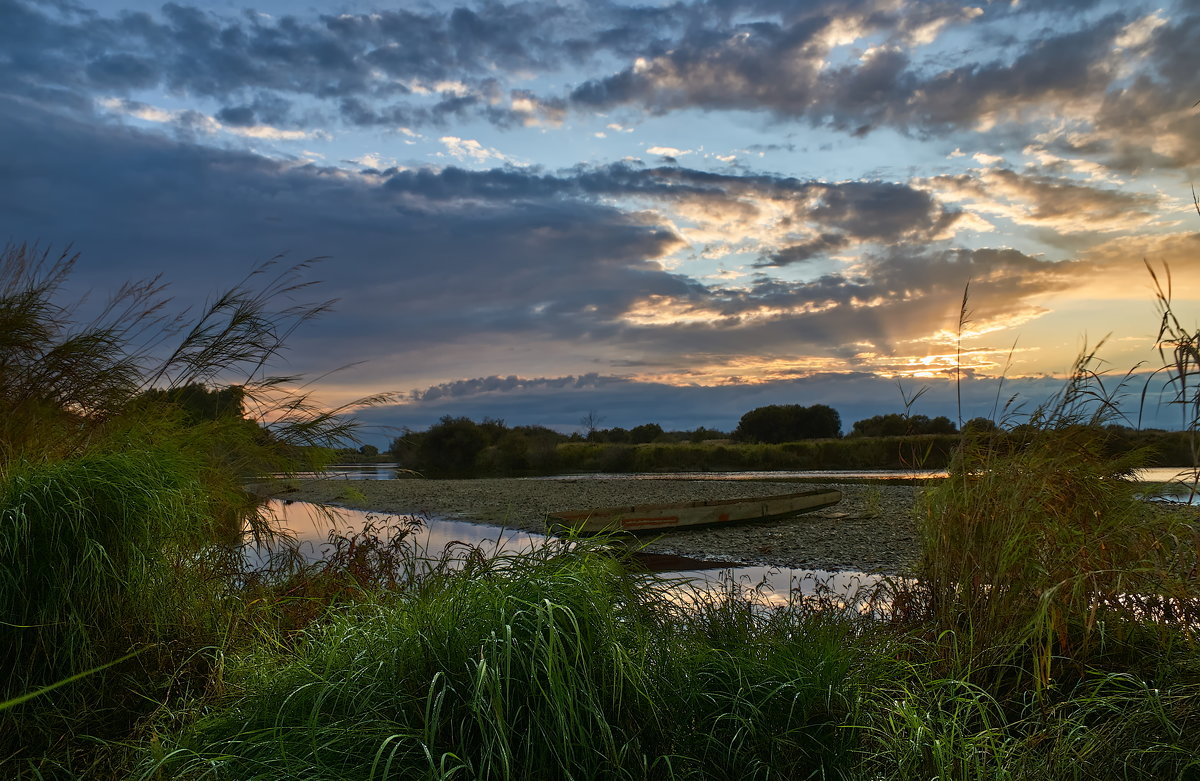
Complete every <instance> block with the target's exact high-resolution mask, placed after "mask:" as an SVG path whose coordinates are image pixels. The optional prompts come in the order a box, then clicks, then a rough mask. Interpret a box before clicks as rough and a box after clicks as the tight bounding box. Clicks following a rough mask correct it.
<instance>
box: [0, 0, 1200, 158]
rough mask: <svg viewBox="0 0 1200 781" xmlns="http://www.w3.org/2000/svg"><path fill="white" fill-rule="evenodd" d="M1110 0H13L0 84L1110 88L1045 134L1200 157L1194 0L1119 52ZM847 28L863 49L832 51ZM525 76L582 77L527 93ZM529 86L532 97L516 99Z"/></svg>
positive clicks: (397, 115)
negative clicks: (199, 2) (326, 6)
mask: <svg viewBox="0 0 1200 781" xmlns="http://www.w3.org/2000/svg"><path fill="white" fill-rule="evenodd" d="M1096 5H1097V4H1095V3H1088V2H1074V3H1048V2H1046V3H1021V4H1019V5H1016V6H1013V5H1010V4H1003V5H1001V4H988V5H986V6H985V7H984V9H983V11H982V15H979V14H978V13H977V11H976V10H975V9H973V7H972V6H971V5H969V4H964V3H954V2H928V3H926V2H922V3H907V4H903V5H897V4H893V3H884V2H854V3H846V2H834V1H833V0H828V2H811V3H794V2H765V1H759V2H755V1H753V0H745V1H743V2H710V3H698V2H697V3H676V4H673V5H669V6H664V7H650V6H646V7H640V6H632V7H631V6H623V5H618V4H613V3H606V2H594V3H586V4H579V5H575V6H569V7H564V6H562V5H559V4H556V3H549V2H528V3H510V4H504V3H487V4H484V5H480V6H478V7H475V8H468V7H458V8H454V9H451V10H446V11H441V10H424V11H409V10H390V9H384V10H380V11H377V12H373V13H364V14H342V15H321V16H316V17H300V16H283V17H280V18H268V17H266V16H265V15H260V14H254V13H250V12H247V13H246V14H244V15H241V16H222V15H217V14H214V13H211V12H209V11H207V10H203V9H202V7H200V6H191V5H185V4H177V3H168V4H166V5H164V6H163V8H162V11H161V12H160V13H158V14H146V13H135V12H123V13H119V14H116V15H102V14H99V13H97V12H93V11H87V10H81V9H78V8H77V7H75V6H69V5H67V4H61V5H58V6H55V5H37V4H33V3H30V2H22V0H0V19H3V21H4V23H3V24H0V85H3V86H0V90H7V91H8V92H10V93H12V94H22V95H26V96H36V97H37V98H38V99H39V100H43V101H54V102H56V103H60V104H68V105H74V106H84V105H87V103H88V100H89V98H90V97H91V96H92V95H94V94H96V93H97V92H99V93H105V94H113V93H116V94H118V95H127V94H129V93H130V92H132V91H136V90H141V89H147V88H151V87H159V88H165V89H167V90H170V91H172V92H173V93H176V94H180V95H188V96H196V97H204V98H208V99H211V100H213V101H216V102H217V103H218V104H220V108H219V109H217V111H218V112H219V116H220V117H221V118H222V121H225V122H227V123H228V124H231V125H242V126H245V125H248V124H253V123H263V124H272V125H278V126H287V127H297V126H303V125H308V126H311V125H312V124H313V123H319V122H322V121H326V120H322V119H321V115H328V114H333V115H336V116H337V117H338V118H340V119H341V120H342V121H344V122H346V123H349V124H352V125H360V126H396V125H404V126H416V125H422V124H434V125H437V124H446V123H448V122H452V121H454V120H457V119H467V118H482V119H484V120H486V121H489V122H492V123H494V124H496V125H498V126H501V127H512V126H517V125H520V124H522V123H524V122H525V121H527V120H528V119H530V118H531V117H533V118H536V119H539V120H549V121H557V120H559V119H561V118H562V117H563V115H564V112H566V111H567V110H568V109H574V110H577V111H588V112H591V111H597V110H599V111H604V110H607V109H610V108H613V107H617V106H629V107H631V108H633V109H635V110H641V111H647V112H650V113H659V114H661V113H666V112H671V111H676V110H683V109H702V110H748V111H758V112H765V113H767V114H770V115H773V116H775V117H778V118H783V119H797V118H799V119H803V120H805V121H806V122H808V123H811V124H814V125H824V126H829V127H832V128H835V129H837V130H840V131H842V132H846V133H850V134H855V135H863V134H866V133H869V132H871V131H872V130H874V129H877V128H881V127H891V128H896V129H900V130H902V131H906V132H910V133H913V134H916V135H930V134H940V133H946V132H957V131H972V130H975V129H977V128H979V127H981V126H984V127H986V126H989V125H990V124H991V123H994V122H997V121H998V122H1000V123H1001V124H1003V122H1004V120H1005V119H1006V118H1009V117H1014V116H1018V115H1020V114H1021V112H1022V111H1024V110H1033V111H1041V112H1043V113H1044V112H1045V111H1046V110H1047V109H1051V110H1058V109H1059V108H1061V107H1063V106H1064V105H1070V104H1071V103H1072V102H1074V101H1081V100H1090V101H1097V100H1103V106H1102V108H1101V110H1100V111H1099V112H1088V114H1087V115H1086V116H1082V117H1080V118H1081V119H1083V120H1086V121H1087V122H1088V123H1090V124H1091V125H1092V127H1091V132H1090V133H1089V132H1085V133H1071V134H1069V135H1068V134H1065V133H1064V134H1061V136H1060V137H1058V138H1055V139H1051V140H1050V141H1048V142H1047V143H1048V144H1050V145H1051V146H1052V147H1053V148H1055V149H1060V150H1064V151H1070V150H1075V151H1081V150H1085V151H1086V152H1087V153H1089V154H1102V155H1103V156H1104V157H1105V158H1106V159H1107V160H1109V161H1110V162H1111V164H1112V165H1115V166H1118V167H1121V168H1126V169H1130V170H1136V169H1138V168H1141V167H1144V166H1147V165H1158V164H1172V165H1179V164H1190V163H1193V162H1196V161H1197V160H1200V151H1198V150H1200V130H1198V129H1197V123H1196V121H1195V118H1194V116H1187V115H1186V112H1185V110H1186V109H1187V108H1188V107H1189V106H1190V104H1191V103H1192V102H1194V100H1195V98H1194V96H1195V95H1196V94H1200V92H1198V90H1200V75H1198V74H1200V54H1198V52H1200V32H1197V30H1200V23H1198V22H1200V15H1198V12H1197V11H1196V9H1194V8H1192V7H1190V6H1189V5H1188V4H1183V5H1182V10H1181V11H1179V12H1178V13H1175V14H1174V15H1173V16H1171V15H1169V16H1168V17H1164V18H1165V23H1164V24H1163V25H1161V26H1159V27H1156V28H1154V29H1151V30H1148V31H1146V33H1145V34H1144V35H1142V36H1141V37H1137V36H1135V38H1136V40H1131V41H1130V42H1127V43H1125V44H1124V45H1123V48H1120V49H1119V50H1118V48H1117V47H1118V42H1119V41H1122V40H1123V39H1122V35H1123V34H1125V33H1126V32H1127V31H1128V29H1129V26H1130V25H1131V24H1133V25H1135V26H1136V23H1137V21H1138V19H1139V17H1144V16H1145V15H1146V14H1148V13H1150V12H1152V11H1153V10H1154V9H1153V8H1151V7H1143V8H1140V10H1139V9H1136V8H1133V7H1128V6H1127V7H1124V8H1122V10H1121V11H1120V12H1119V13H1113V14H1108V15H1104V14H1101V13H1098V12H1097V11H1096V10H1095V8H1094V6H1096ZM848 28H853V29H854V30H855V31H856V32H855V36H854V37H856V38H857V42H856V44H855V46H857V47H858V48H859V49H861V50H862V56H861V57H855V58H846V57H842V58H834V59H832V60H831V59H828V58H829V57H830V55H831V51H832V49H833V44H834V43H835V42H836V41H838V40H841V38H839V36H841V35H843V34H844V32H845V30H846V29H848ZM955 28H961V29H964V30H968V31H969V32H970V34H972V35H974V36H976V37H977V38H978V39H979V40H981V41H987V42H990V44H992V45H991V46H985V47H983V49H982V51H981V52H978V53H977V52H973V51H967V50H959V51H942V52H938V53H932V52H929V51H926V50H925V49H924V48H923V44H924V43H925V42H927V41H928V40H930V37H931V35H933V33H930V32H929V31H930V30H941V29H955ZM597 72H599V73H604V74H607V75H600V76H597V75H595V74H596V73H597ZM528 74H534V75H538V74H553V75H555V77H556V78H559V79H561V80H562V81H565V82H566V83H567V84H568V86H567V87H566V88H565V90H564V91H563V92H562V93H561V94H558V95H550V94H537V93H535V92H533V91H530V90H529V89H527V88H526V87H525V85H521V86H520V88H517V80H518V78H523V77H524V76H525V75H528ZM572 83H573V85H574V86H570V85H571V84H572ZM516 99H520V100H521V101H522V103H526V104H527V105H528V106H530V107H531V108H526V109H523V110H520V111H518V110H514V109H513V108H512V101H513V100H516ZM305 101H306V102H307V103H308V104H309V105H308V106H307V107H306V108H305V109H304V110H300V109H298V108H297V105H296V104H297V103H298V102H305ZM1093 114H1094V115H1093ZM1164 137H1166V138H1167V139H1168V140H1169V141H1170V143H1164V142H1163V141H1162V139H1163V138H1164ZM1156 138H1157V139H1159V141H1158V142H1157V143H1155V142H1154V139H1156Z"/></svg>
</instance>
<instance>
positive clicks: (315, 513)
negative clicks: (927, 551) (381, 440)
mask: <svg viewBox="0 0 1200 781" xmlns="http://www.w3.org/2000/svg"><path fill="white" fill-rule="evenodd" d="M269 507H270V509H271V512H272V513H273V514H274V515H275V517H276V518H277V519H278V520H279V522H280V525H281V526H282V528H284V529H286V530H287V531H289V532H290V533H291V534H292V535H293V536H294V538H295V540H296V541H297V542H298V543H299V544H300V546H301V551H302V552H303V553H304V555H305V557H306V558H308V559H310V560H316V559H318V558H320V557H321V555H322V553H321V549H322V546H323V545H324V544H325V543H326V540H327V539H328V536H329V532H330V530H331V529H338V530H339V531H343V532H347V533H349V532H353V531H355V530H358V529H361V528H363V525H364V524H365V523H367V522H368V521H369V520H371V519H375V520H376V522H377V523H378V522H380V521H387V520H393V521H394V520H395V516H388V515H386V514H383V513H368V512H364V511H362V510H350V509H347V508H344V507H320V506H318V505H315V504H311V503H309V502H292V503H290V504H287V503H284V502H282V501H280V500H272V501H271V502H270V503H269ZM422 521H423V523H422V525H421V527H420V529H419V530H418V531H417V532H416V533H415V534H414V536H413V537H412V538H411V541H412V542H413V545H414V548H416V549H417V550H418V552H419V553H420V554H421V555H425V556H429V557H437V556H439V555H440V554H441V552H442V551H443V550H444V549H445V548H446V546H448V545H452V544H453V543H466V544H468V545H472V546H478V547H480V548H481V549H482V552H483V553H484V554H485V555H488V554H492V553H496V552H504V553H521V552H525V551H528V550H530V549H531V548H533V547H535V546H537V545H539V544H541V543H542V542H544V541H545V540H546V536H545V535H542V534H533V533H530V532H525V531H520V530H516V529H506V528H503V527H500V526H493V525H491V524H482V523H470V522H468V521H455V520H449V519H444V518H422ZM251 555H252V556H253V554H251ZM255 558H260V557H255ZM667 577H671V578H678V579H680V580H681V581H683V582H685V583H686V584H688V586H685V587H684V588H681V589H680V592H681V594H680V598H681V599H683V600H684V601H686V600H688V599H689V598H690V597H689V596H687V594H686V591H687V588H688V587H689V586H690V587H691V588H697V589H699V590H700V591H701V592H705V591H708V590H710V589H714V588H722V587H729V586H730V585H731V584H734V585H736V586H737V587H738V588H739V589H741V590H743V591H748V590H752V591H753V592H754V596H755V598H756V600H757V601H759V602H760V603H762V604H769V605H779V604H786V603H787V602H788V601H789V599H790V598H794V595H795V594H796V593H800V594H805V595H812V594H817V593H819V592H827V593H830V594H832V595H853V594H854V593H856V592H857V591H859V590H860V589H869V588H871V587H873V586H875V585H877V584H878V583H879V578H878V577H877V576H874V575H868V574H865V573H862V572H824V571H821V570H793V569H776V568H774V567H761V566H759V567H734V568H731V569H719V570H717V569H714V570H692V571H683V572H673V573H669V574H667Z"/></svg>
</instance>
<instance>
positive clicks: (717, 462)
mask: <svg viewBox="0 0 1200 781" xmlns="http://www.w3.org/2000/svg"><path fill="white" fill-rule="evenodd" d="M817 406H820V405H817ZM759 409H760V410H761V409H768V408H759ZM826 409H829V408H826ZM757 411H758V410H752V411H751V412H750V413H747V415H751V414H753V413H754V412H757ZM831 412H832V410H831ZM834 414H835V415H836V412H835V413H834ZM1072 425H1078V426H1088V427H1090V428H1092V429H1094V430H1093V431H1090V432H1089V433H1088V436H1090V437H1092V438H1094V439H1095V440H1096V441H1097V442H1098V443H1099V447H1101V448H1103V450H1104V452H1105V453H1106V454H1108V455H1111V456H1114V457H1116V456H1119V455H1120V454H1123V453H1128V452H1130V451H1138V452H1141V453H1143V459H1144V463H1145V466H1147V467H1159V466H1161V467H1172V466H1186V465H1188V464H1190V463H1191V460H1192V452H1191V438H1190V435H1189V434H1188V432H1186V431H1164V430H1158V429H1136V428H1133V427H1130V426H1127V425H1122V424H1120V423H1115V422H1110V421H1103V422H1095V423H1090V422H1084V423H1075V424H1072ZM963 428H964V431H963V432H962V433H960V432H959V431H958V430H957V428H956V427H955V426H954V424H953V423H951V422H950V421H949V419H947V418H945V417H940V418H933V419H932V420H931V419H929V418H926V417H925V416H923V415H903V414H900V413H893V414H889V415H878V416H876V417H874V418H869V419H867V420H864V421H858V422H857V423H855V426H854V430H853V431H852V433H851V434H850V435H848V436H845V437H842V436H827V435H824V434H827V432H822V434H823V435H822V436H809V437H792V436H791V435H789V434H786V433H784V434H776V435H773V436H766V437H763V438H759V437H753V436H749V435H747V434H745V433H743V429H742V428H741V427H739V429H737V430H735V431H734V432H732V433H725V432H719V431H713V430H710V429H700V430H699V433H697V432H696V431H691V432H689V431H664V430H663V429H662V428H661V427H660V426H659V425H657V424H643V425H640V426H635V427H634V428H633V429H629V430H626V429H597V430H593V431H592V432H590V433H589V434H587V435H581V434H573V435H566V434H561V433H559V432H556V431H553V430H551V429H548V428H545V427H543V426H507V425H505V423H504V422H503V421H499V420H491V419H485V420H483V421H482V422H475V421H473V420H471V419H469V418H465V417H458V418H454V417H444V418H442V419H441V420H440V421H439V422H438V423H436V424H434V425H433V426H430V427H429V428H428V429H426V430H424V431H406V432H404V433H403V434H402V435H401V436H398V437H396V438H394V439H393V440H392V443H391V446H390V447H389V449H388V450H387V451H386V452H384V453H381V454H379V455H377V456H375V457H374V458H375V460H388V461H391V462H394V463H397V464H398V465H399V466H400V467H402V468H404V469H408V470H411V471H412V473H413V475H414V476H427V477H501V476H525V475H551V474H568V473H573V472H574V473H578V472H588V473H590V472H612V473H627V472H732V471H760V470H775V471H795V470H847V469H850V470H854V469H893V470H897V469H898V470H904V469H945V468H946V467H947V466H949V464H950V463H951V461H952V459H953V457H954V454H955V452H956V451H957V449H958V448H959V446H960V445H961V444H962V443H963V441H964V437H966V438H967V439H968V440H971V439H979V438H985V437H986V438H989V439H992V440H995V441H996V442H997V446H1003V443H1005V442H1007V443H1009V444H1008V445H1007V446H1008V447H1015V446H1018V445H1019V444H1020V443H1022V442H1024V441H1025V440H1027V439H1028V438H1030V437H1033V436H1036V434H1037V427H1036V426H1031V425H1030V424H1028V423H1019V424H1016V425H1010V426H1006V427H1001V426H999V425H997V424H995V423H993V422H992V421H990V420H987V419H983V418H979V419H975V420H971V421H968V423H967V424H966V425H965V426H964V427H963ZM775 430H776V431H778V429H775ZM368 447H370V446H368ZM371 449H372V450H374V448H371ZM339 460H341V461H345V462H355V461H365V460H371V457H369V456H368V457H366V458H364V457H363V454H362V453H361V452H358V451H353V450H350V451H345V450H344V451H341V455H340V456H339Z"/></svg>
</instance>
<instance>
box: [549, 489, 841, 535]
mask: <svg viewBox="0 0 1200 781" xmlns="http://www.w3.org/2000/svg"><path fill="white" fill-rule="evenodd" d="M841 500H842V492H841V491H835V490H833V489H825V490H818V491H801V492H800V493H795V494H778V495H776V496H758V497H753V498H749V499H715V500H711V501H707V502H704V501H700V502H678V503H675V504H642V505H637V506H634V507H605V508H601V509H596V510H567V511H565V512H558V513H550V514H549V515H548V516H547V517H546V518H547V520H546V526H547V528H548V529H549V530H550V531H551V532H564V531H575V532H583V533H585V534H594V533H597V532H609V531H625V532H648V531H670V530H671V529H680V528H694V527H697V526H717V525H724V524H733V523H741V522H744V521H765V520H773V519H775V518H786V517H788V516H790V515H798V514H799V513H806V512H810V511H812V510H820V509H821V508H823V507H830V506H832V505H835V504H837V503H838V502H840V501H841Z"/></svg>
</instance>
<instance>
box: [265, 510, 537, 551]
mask: <svg viewBox="0 0 1200 781" xmlns="http://www.w3.org/2000/svg"><path fill="white" fill-rule="evenodd" d="M269 506H270V508H271V512H272V513H273V514H274V516H275V517H276V518H277V519H279V522H280V525H281V527H282V528H284V529H286V530H287V531H289V532H290V533H291V534H292V535H294V537H295V539H296V540H297V541H298V542H299V543H300V545H301V547H302V549H303V550H304V553H305V555H306V556H308V557H309V558H311V559H316V558H319V557H320V555H321V552H320V551H321V546H322V545H323V544H324V543H325V542H326V540H327V539H328V537H329V532H330V530H331V529H337V530H338V531H343V532H353V531H356V530H358V529H361V528H363V525H364V524H365V523H366V522H367V521H368V520H369V519H376V520H377V521H383V520H388V519H392V520H394V519H395V516H389V515H387V514H385V513H369V512H364V511H362V510H350V509H347V508H344V507H320V506H319V505H315V504H311V503H309V502H292V503H291V504H287V503H284V502H282V501H280V500H277V499H276V500H272V501H271V502H270V503H269ZM416 517H418V518H420V520H421V526H420V527H419V528H418V529H417V531H416V532H415V533H414V534H413V535H412V537H411V538H410V541H411V542H412V544H413V547H414V548H415V549H417V550H418V551H419V552H421V553H422V554H423V555H429V556H438V555H440V554H441V552H442V551H443V550H444V549H445V548H446V546H448V545H451V544H452V543H455V542H463V543H467V544H469V545H474V546H477V547H480V548H482V549H483V552H484V553H485V554H491V553H496V552H499V551H503V552H507V553H520V552H522V551H527V550H529V549H530V548H531V547H533V546H534V545H536V544H537V543H538V542H540V541H542V540H544V539H545V537H544V535H541V534H530V533H529V532H524V531H519V530H516V529H505V528H503V527H500V526H492V525H490V524H482V523H470V522H468V521H453V520H448V519H445V518H427V517H424V516H416Z"/></svg>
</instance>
